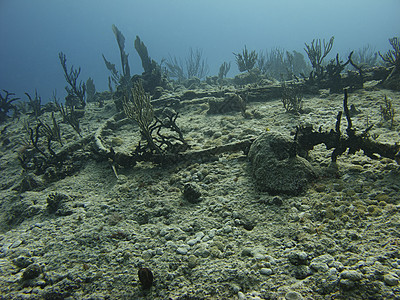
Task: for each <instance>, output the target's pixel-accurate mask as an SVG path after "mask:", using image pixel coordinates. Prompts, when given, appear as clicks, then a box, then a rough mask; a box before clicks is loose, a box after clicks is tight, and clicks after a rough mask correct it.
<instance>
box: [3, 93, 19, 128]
mask: <svg viewBox="0 0 400 300" xmlns="http://www.w3.org/2000/svg"><path fill="white" fill-rule="evenodd" d="M3 92H4V93H6V94H5V95H4V96H3V95H2V94H1V92H0V123H3V122H4V121H5V120H6V119H7V116H8V113H9V112H10V111H11V110H15V105H14V104H13V102H14V101H16V100H18V99H19V98H16V97H13V96H14V95H15V94H14V93H10V92H7V91H6V90H3Z"/></svg>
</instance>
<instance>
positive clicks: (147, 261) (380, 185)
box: [0, 87, 400, 299]
mask: <svg viewBox="0 0 400 300" xmlns="http://www.w3.org/2000/svg"><path fill="white" fill-rule="evenodd" d="M385 95H386V96H387V97H388V98H390V99H391V101H392V103H393V106H394V108H395V110H396V111H400V93H399V92H393V91H389V90H382V89H379V88H376V87H372V88H369V89H367V90H366V89H364V90H358V91H355V92H352V93H350V94H349V104H354V105H355V106H356V108H357V110H359V111H360V113H359V114H357V115H356V116H354V117H353V126H354V127H355V128H358V129H359V130H363V129H365V128H366V127H368V125H369V124H374V127H373V129H372V130H371V131H370V135H371V137H373V138H375V139H376V140H377V141H380V142H382V143H390V144H394V143H396V142H399V141H400V136H399V128H400V127H399V121H398V116H397V115H396V116H395V121H396V122H395V124H394V127H393V128H392V129H390V128H389V123H388V122H385V121H383V120H382V117H381V113H380V105H383V99H384V96H385ZM195 100H196V99H193V103H195V104H190V103H188V104H187V105H184V106H182V107H181V108H179V109H178V112H179V117H178V119H177V124H178V125H179V127H180V128H181V130H182V132H183V134H184V137H185V139H186V140H187V141H188V143H189V144H190V145H191V147H192V149H205V148H209V147H213V146H218V145H224V144H227V143H232V142H236V141H240V140H244V139H248V138H256V137H257V136H259V135H261V134H262V133H264V132H266V131H267V130H268V131H278V132H280V133H283V134H288V135H289V133H290V132H291V131H293V128H294V127H295V126H296V125H298V124H313V125H314V127H315V128H319V127H320V126H321V128H322V129H323V130H330V129H332V128H334V126H335V122H336V115H337V112H338V111H339V110H342V105H343V95H342V94H329V93H327V92H326V91H321V92H320V94H319V95H317V96H305V97H304V100H303V102H304V104H303V107H304V108H305V111H306V113H303V114H299V115H295V114H291V113H287V112H285V110H284V109H283V106H282V103H281V101H280V100H279V99H275V100H274V99H271V101H268V102H264V101H263V102H251V103H248V105H247V111H249V112H252V115H253V116H257V117H252V118H248V119H246V118H244V117H243V116H242V115H241V114H240V112H232V113H227V114H219V115H209V114H207V110H208V104H207V102H206V101H205V102H203V103H201V101H197V102H196V101H195ZM115 113H116V111H115V107H114V103H113V101H112V100H109V101H106V103H105V106H104V107H103V108H99V107H98V105H97V104H94V103H89V104H88V106H87V109H86V113H85V116H84V118H83V120H82V121H81V128H82V135H83V136H85V135H86V136H87V135H90V134H92V133H93V132H94V131H95V130H96V128H98V127H99V126H100V124H102V123H103V122H105V120H106V119H108V118H110V117H111V116H113V115H114V114H115ZM43 118H45V119H47V120H51V119H50V114H49V113H45V115H44V117H43ZM24 120H31V122H33V120H34V118H33V117H32V116H30V117H29V116H22V117H21V118H20V119H19V120H9V121H7V123H5V124H3V125H2V133H1V135H2V136H1V141H2V146H1V147H0V151H1V157H0V169H1V175H0V177H1V185H0V187H1V192H0V209H1V211H0V229H1V234H0V293H1V296H0V298H1V299H400V296H399V295H400V285H399V278H400V193H399V190H400V171H399V166H398V165H397V164H396V162H394V161H392V160H390V159H386V158H381V159H377V160H372V159H370V158H368V157H366V156H365V155H363V153H362V152H357V153H356V154H355V155H347V154H344V155H342V156H340V157H339V159H338V162H337V171H336V172H333V173H332V172H322V173H321V176H319V177H318V178H317V179H315V180H314V181H313V182H311V183H310V184H309V187H308V189H307V191H306V192H305V193H303V194H301V195H298V196H289V195H269V194H268V193H263V192H259V191H258V190H257V188H256V186H255V184H254V182H253V177H252V173H251V165H250V163H249V161H248V159H247V157H246V156H245V155H244V154H243V153H240V152H237V153H224V154H221V155H219V156H218V157H217V158H216V159H214V160H210V161H203V162H201V161H194V162H183V163H177V164H174V165H172V166H157V165H154V164H152V163H148V162H142V163H138V164H137V165H136V166H134V167H124V166H117V172H118V178H116V176H115V174H114V172H113V170H112V168H111V165H110V163H109V162H107V161H105V160H99V159H96V157H95V156H93V155H92V154H91V150H90V149H91V145H90V144H91V141H90V139H88V141H87V143H86V144H83V145H82V147H81V149H78V150H76V152H77V153H78V152H80V153H81V155H82V156H84V157H86V158H87V159H85V161H84V163H82V164H81V165H80V167H79V170H78V171H76V172H74V173H73V174H71V175H69V176H67V177H65V178H62V179H60V180H55V179H54V180H52V181H50V182H46V183H43V185H39V186H38V187H32V189H29V188H28V189H24V190H21V188H20V183H21V181H23V179H24V178H25V177H26V176H28V175H27V174H26V172H22V168H21V166H20V164H19V162H18V151H21V150H20V149H21V141H23V139H24V136H25V133H24V130H23V124H24ZM345 125H346V124H345V122H344V121H343V124H342V126H345ZM61 130H62V132H63V140H64V141H65V144H67V143H68V142H73V141H74V140H77V139H79V137H78V135H77V134H76V133H74V131H73V130H72V129H71V128H70V127H69V126H68V125H66V124H61ZM139 138H140V135H139V133H138V128H137V126H136V125H134V124H132V123H130V122H126V123H125V124H123V125H122V126H120V127H118V128H115V129H114V130H112V131H111V130H110V131H109V132H108V135H107V136H106V137H104V142H105V144H108V145H112V146H113V147H114V148H115V150H116V151H120V152H126V153H129V151H131V150H133V149H134V147H135V145H136V143H137V142H138V139H139ZM4 141H7V142H4ZM309 154H310V162H311V163H312V164H313V165H315V166H318V167H319V168H321V169H322V170H324V168H326V169H328V167H329V165H330V155H331V150H326V149H325V147H324V146H322V145H321V146H317V147H315V149H314V150H312V151H310V153H309ZM189 183H190V184H195V185H196V186H198V187H199V189H200V191H201V197H200V198H199V201H198V202H197V203H190V202H188V201H187V200H185V199H184V197H183V195H182V191H183V187H184V186H185V185H186V184H189ZM55 195H56V197H60V198H61V199H62V207H61V208H60V207H59V208H58V210H54V211H53V210H51V209H49V198H51V197H55ZM141 266H142V267H147V268H149V269H150V270H151V271H152V273H153V275H154V283H153V286H152V287H151V289H150V290H143V289H142V287H141V284H140V282H139V279H138V269H139V267H141Z"/></svg>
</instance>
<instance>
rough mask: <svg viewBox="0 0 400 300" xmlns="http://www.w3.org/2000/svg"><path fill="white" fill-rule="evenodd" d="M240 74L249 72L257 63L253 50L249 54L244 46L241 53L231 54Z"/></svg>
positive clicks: (256, 56)
mask: <svg viewBox="0 0 400 300" xmlns="http://www.w3.org/2000/svg"><path fill="white" fill-rule="evenodd" d="M233 55H235V58H236V64H237V66H238V68H239V71H240V72H244V71H250V70H251V69H253V68H254V65H255V64H256V62H257V58H258V55H257V53H256V51H255V50H253V51H251V52H249V51H248V50H247V48H246V46H244V49H243V50H242V53H233Z"/></svg>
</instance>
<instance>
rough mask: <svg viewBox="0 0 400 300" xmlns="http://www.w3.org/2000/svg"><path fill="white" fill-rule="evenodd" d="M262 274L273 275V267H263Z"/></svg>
mask: <svg viewBox="0 0 400 300" xmlns="http://www.w3.org/2000/svg"><path fill="white" fill-rule="evenodd" d="M260 274H261V275H266V276H268V275H271V274H272V269H270V268H261V269H260Z"/></svg>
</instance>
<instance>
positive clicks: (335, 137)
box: [295, 90, 400, 163]
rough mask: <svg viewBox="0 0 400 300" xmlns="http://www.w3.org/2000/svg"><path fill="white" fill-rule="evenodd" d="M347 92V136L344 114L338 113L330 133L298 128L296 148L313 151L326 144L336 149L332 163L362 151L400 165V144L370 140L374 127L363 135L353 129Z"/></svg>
mask: <svg viewBox="0 0 400 300" xmlns="http://www.w3.org/2000/svg"><path fill="white" fill-rule="evenodd" d="M347 98H348V96H347V90H345V93H344V100H343V108H344V114H345V117H346V120H347V129H346V135H343V134H342V133H341V132H340V121H341V117H342V112H339V113H338V116H337V120H336V126H335V130H333V129H332V130H331V131H329V132H321V130H319V131H314V130H313V128H312V127H310V126H307V127H298V128H297V133H296V138H295V142H296V143H297V146H296V148H297V149H298V148H301V149H304V150H307V151H308V150H312V149H313V148H314V146H316V145H318V144H325V146H326V148H327V149H334V150H333V152H332V156H331V158H332V161H333V162H336V160H337V157H338V156H339V155H341V154H343V153H344V152H345V151H347V150H348V153H349V154H354V153H356V152H357V151H359V150H362V151H363V152H364V154H365V155H367V156H368V157H370V158H372V159H377V158H378V156H377V155H379V156H381V157H386V158H390V159H394V160H396V162H397V163H400V145H399V144H397V143H396V144H394V145H390V144H381V143H379V142H376V141H373V140H371V139H370V138H369V134H368V132H369V131H370V130H371V128H372V125H371V126H369V127H368V128H366V129H365V130H364V131H363V132H362V133H356V130H355V129H354V128H353V127H352V121H351V117H350V112H349V109H348V103H347Z"/></svg>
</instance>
